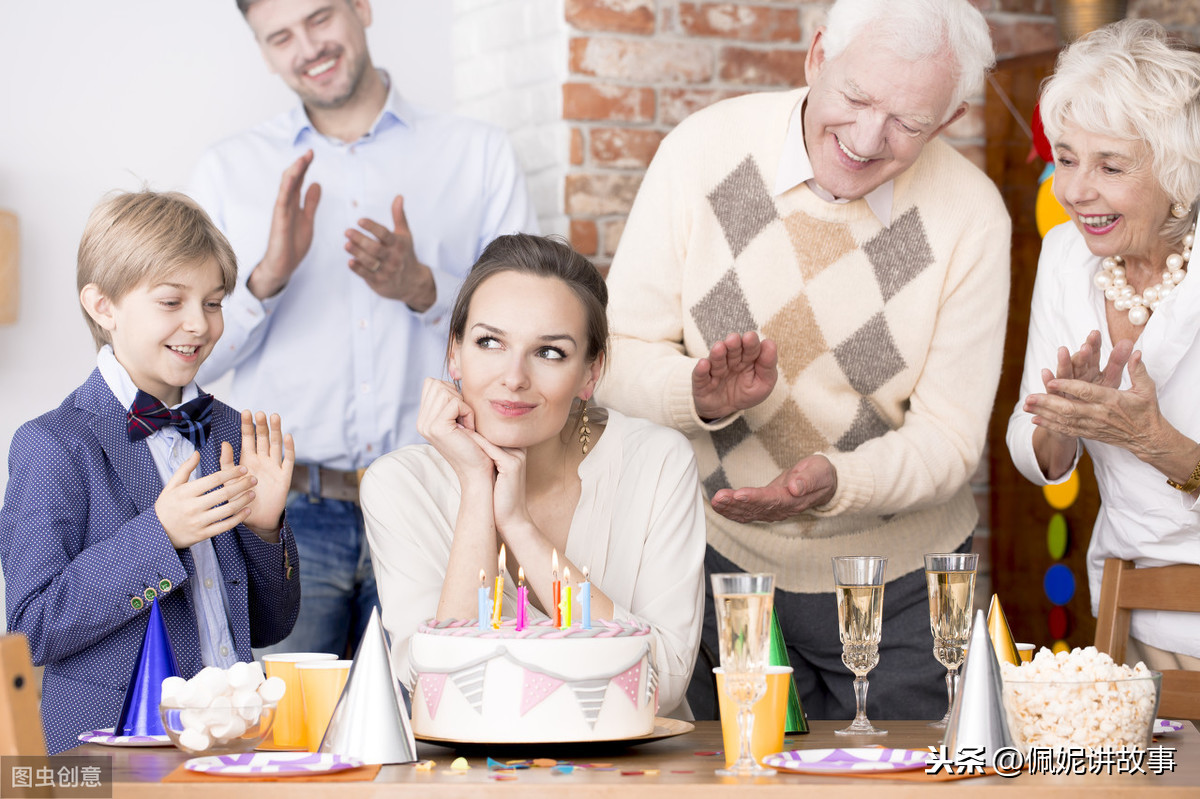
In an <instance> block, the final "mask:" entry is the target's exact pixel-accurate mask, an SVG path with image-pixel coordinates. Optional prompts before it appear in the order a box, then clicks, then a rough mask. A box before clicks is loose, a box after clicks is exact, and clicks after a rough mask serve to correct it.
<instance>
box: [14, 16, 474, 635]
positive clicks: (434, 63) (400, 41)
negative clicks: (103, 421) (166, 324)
mask: <svg viewBox="0 0 1200 799" xmlns="http://www.w3.org/2000/svg"><path fill="white" fill-rule="evenodd" d="M373 7H374V24H373V25H372V27H371V28H370V29H369V31H368V34H369V41H370V46H371V55H372V58H373V59H374V61H375V63H376V64H377V65H378V66H381V67H384V68H386V69H387V70H388V71H389V72H390V73H391V76H392V79H393V81H395V82H396V84H397V85H398V86H399V87H400V89H401V90H402V91H403V92H404V93H405V94H406V95H407V96H408V97H409V98H410V99H411V100H413V101H414V102H416V103H418V104H421V105H425V106H427V107H431V108H436V109H439V110H447V111H448V110H451V108H452V106H453V84H452V69H453V59H452V52H451V50H452V47H451V41H452V39H451V22H452V17H453V11H452V4H451V3H449V2H446V0H376V2H375V3H374V4H373ZM0 74H2V75H3V78H0V208H3V209H6V210H9V211H14V212H16V213H17V215H18V216H19V219H20V235H21V255H20V264H21V267H20V277H21V292H20V294H21V297H20V310H19V313H20V317H19V320H18V322H17V324H15V325H8V326H0V454H2V458H0V495H2V492H3V488H4V486H5V485H6V484H7V478H8V448H9V443H10V441H11V439H12V436H13V433H14V432H16V429H17V427H18V426H20V424H21V423H23V422H24V421H26V420H28V419H31V418H33V417H34V416H37V415H39V414H41V413H43V412H44V411H47V410H49V409H51V408H53V407H56V406H57V405H58V404H59V403H60V402H61V401H62V399H63V397H65V396H66V394H67V393H68V392H70V391H71V390H72V389H74V388H75V387H76V386H77V385H78V384H79V383H81V382H83V380H84V378H86V377H87V374H88V372H89V371H90V370H91V369H92V367H93V366H94V364H95V351H94V347H93V345H92V341H91V337H90V336H89V335H88V333H87V329H86V327H85V326H84V323H83V319H82V317H81V315H80V310H79V303H78V301H77V298H76V296H75V250H76V247H77V246H78V243H79V234H80V231H81V230H82V228H83V223H84V221H85V220H86V219H87V215H88V212H89V211H90V210H91V208H92V206H93V205H94V204H95V203H96V201H97V200H98V199H99V198H100V197H101V196H102V195H103V194H104V193H105V192H106V191H108V190H110V189H113V188H123V189H137V188H140V187H141V186H142V185H143V184H146V185H148V186H149V187H150V188H153V189H160V190H165V189H182V188H184V187H185V183H186V181H187V178H188V175H189V174H190V172H191V169H192V167H193V165H194V164H195V162H196V159H197V158H198V157H199V155H200V153H201V152H202V151H203V150H204V149H205V148H206V147H207V146H208V145H209V144H211V143H212V142H215V141H216V140H218V139H220V138H223V137H225V136H228V135H230V134H232V133H235V132H237V131H239V130H241V129H243V128H246V127H249V126H250V125H252V124H254V123H255V122H258V121H260V120H262V119H266V118H267V117H269V116H271V115H273V114H274V113H276V112H278V111H281V110H283V109H285V108H287V107H289V105H290V104H291V103H292V102H293V97H294V96H293V95H292V94H291V93H290V92H289V91H288V89H287V88H286V87H285V86H284V85H283V83H282V82H281V81H280V80H279V78H277V77H276V76H274V75H271V74H269V73H268V72H267V71H266V68H265V67H264V65H263V62H262V59H261V58H260V56H259V54H258V48H257V46H256V45H255V43H254V40H253V37H252V36H251V34H250V30H249V28H248V27H247V26H246V24H245V22H244V21H243V20H242V17H241V14H240V13H239V12H238V10H237V7H236V5H235V3H234V0H105V1H104V2H95V0H36V2H28V1H26V0H3V2H0ZM2 596H3V578H2V576H0V597H2ZM2 629H3V619H2V618H0V630H2Z"/></svg>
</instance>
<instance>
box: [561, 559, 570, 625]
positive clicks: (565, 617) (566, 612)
mask: <svg viewBox="0 0 1200 799" xmlns="http://www.w3.org/2000/svg"><path fill="white" fill-rule="evenodd" d="M563 583H564V585H563V591H562V629H564V630H569V629H571V567H570V566H564V567H563Z"/></svg>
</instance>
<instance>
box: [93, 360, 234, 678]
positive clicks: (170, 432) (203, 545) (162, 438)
mask: <svg viewBox="0 0 1200 799" xmlns="http://www.w3.org/2000/svg"><path fill="white" fill-rule="evenodd" d="M96 367H97V368H98V369H99V370H100V376H101V377H103V378H104V382H105V383H107V384H108V387H109V389H111V390H112V393H113V396H114V397H116V398H117V402H119V403H121V404H122V405H123V406H125V409H126V410H128V409H129V408H132V407H133V400H134V399H135V398H136V397H137V392H138V387H137V386H136V385H135V384H134V382H133V378H131V377H130V376H129V372H127V371H126V370H125V367H124V366H121V363H120V361H118V360H117V356H116V355H115V354H114V353H113V349H112V347H111V346H110V345H108V344H105V345H104V346H103V347H101V348H100V352H99V353H97V354H96ZM199 393H200V392H199V390H198V389H197V388H196V384H195V383H188V384H187V385H186V386H184V387H183V394H182V396H181V397H180V399H181V402H180V404H181V405H182V404H183V403H184V402H189V401H191V400H194V399H195V398H196V395H197V394H199ZM175 407H179V406H178V405H176V406H175ZM146 444H147V446H149V448H150V456H151V457H153V458H154V465H155V466H156V467H158V476H159V477H160V478H162V481H163V485H166V484H167V481H168V480H170V479H171V476H172V475H173V474H175V472H176V471H178V470H179V467H180V466H182V465H183V462H184V461H186V460H187V459H188V458H190V457H192V453H193V452H195V451H196V448H195V447H194V446H192V442H191V441H189V440H188V439H187V438H186V437H184V435H183V434H182V433H180V432H179V431H178V430H177V429H176V428H174V427H172V426H171V425H166V426H165V427H163V428H161V429H159V430H158V431H157V432H154V433H151V434H150V435H149V436H147V437H146ZM199 476H200V468H199V467H196V470H195V471H193V472H192V476H191V478H190V479H192V480H195V479H196V478H197V477H199ZM188 551H189V552H191V553H192V564H193V566H194V567H195V574H193V575H191V576H190V578H189V579H188V586H187V590H188V593H189V595H190V596H191V597H192V607H193V608H194V609H195V612H196V630H197V632H199V634H200V658H201V660H203V661H204V665H205V666H218V667H220V668H228V667H229V666H232V665H233V664H234V663H236V662H237V659H238V657H237V648H236V647H234V645H233V632H232V631H231V630H230V629H229V598H228V597H227V596H226V595H225V581H224V579H223V578H222V576H221V564H220V563H218V562H217V552H216V550H215V549H213V543H212V539H211V538H206V539H204V540H203V541H200V542H198V543H195V544H192V545H191V546H190V547H188ZM161 576H162V575H154V574H148V575H146V580H147V582H148V583H149V584H152V585H154V586H155V587H157V585H158V578H159V577H161Z"/></svg>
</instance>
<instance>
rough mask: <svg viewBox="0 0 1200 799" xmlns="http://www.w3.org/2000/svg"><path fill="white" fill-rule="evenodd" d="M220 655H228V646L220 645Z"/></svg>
mask: <svg viewBox="0 0 1200 799" xmlns="http://www.w3.org/2000/svg"><path fill="white" fill-rule="evenodd" d="M221 657H229V647H227V646H225V645H224V644H222V645H221Z"/></svg>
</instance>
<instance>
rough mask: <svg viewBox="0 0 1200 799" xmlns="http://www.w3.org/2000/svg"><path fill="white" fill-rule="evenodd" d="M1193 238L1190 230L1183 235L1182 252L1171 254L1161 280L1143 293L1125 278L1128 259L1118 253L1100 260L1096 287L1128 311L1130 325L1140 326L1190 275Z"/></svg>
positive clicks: (1115, 305)
mask: <svg viewBox="0 0 1200 799" xmlns="http://www.w3.org/2000/svg"><path fill="white" fill-rule="evenodd" d="M1194 241H1195V237H1194V236H1193V235H1192V234H1191V233H1189V234H1187V235H1186V236H1184V237H1183V253H1182V254H1180V253H1171V254H1170V255H1168V256H1167V268H1166V270H1165V271H1164V272H1163V273H1162V281H1161V282H1160V283H1159V284H1158V285H1156V286H1150V287H1149V288H1147V289H1146V290H1145V291H1143V292H1142V293H1141V294H1136V293H1135V292H1134V290H1133V286H1131V285H1129V282H1128V281H1127V280H1126V278H1125V259H1124V258H1122V257H1121V256H1119V255H1113V256H1109V257H1108V258H1105V259H1104V260H1103V261H1101V262H1100V267H1101V269H1100V271H1099V272H1097V273H1096V277H1095V278H1094V279H1093V282H1095V284H1096V288H1098V289H1100V290H1101V291H1103V292H1104V298H1105V299H1107V300H1111V301H1112V304H1113V307H1114V308H1116V309H1117V310H1118V311H1126V312H1127V313H1128V314H1129V323H1130V324H1132V325H1134V326H1135V327H1141V326H1142V325H1144V324H1146V320H1148V319H1149V318H1150V312H1151V311H1157V310H1158V304H1159V303H1160V302H1162V301H1163V300H1164V299H1166V297H1167V295H1168V294H1170V293H1171V292H1172V291H1173V290H1174V288H1175V287H1176V286H1178V285H1179V284H1180V283H1182V282H1183V279H1184V278H1185V277H1187V271H1186V270H1185V269H1184V267H1185V266H1186V265H1187V262H1188V261H1189V260H1191V257H1192V243H1193V242H1194Z"/></svg>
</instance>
